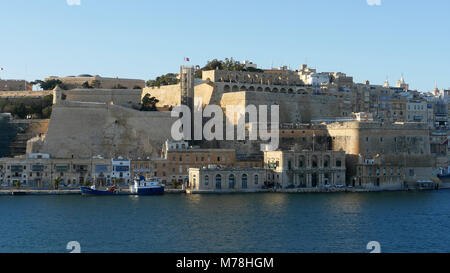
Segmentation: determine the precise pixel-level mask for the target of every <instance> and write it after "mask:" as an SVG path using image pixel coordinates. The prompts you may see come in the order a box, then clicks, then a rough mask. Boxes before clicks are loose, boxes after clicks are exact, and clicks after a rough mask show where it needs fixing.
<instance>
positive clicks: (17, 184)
mask: <svg viewBox="0 0 450 273" xmlns="http://www.w3.org/2000/svg"><path fill="white" fill-rule="evenodd" d="M13 185H14V187H16V188H18V189H20V187H22V182H20V181H14V183H13Z"/></svg>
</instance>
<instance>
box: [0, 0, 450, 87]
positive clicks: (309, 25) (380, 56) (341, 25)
mask: <svg viewBox="0 0 450 273" xmlns="http://www.w3.org/2000/svg"><path fill="white" fill-rule="evenodd" d="M70 1H75V2H76V1H77V0H70ZM369 1H375V2H376V1H379V0H369ZM0 11H1V14H2V17H1V24H0V67H3V68H4V69H5V71H1V72H0V77H2V78H5V77H6V78H26V79H28V80H35V79H43V78H44V77H46V76H49V75H56V76H67V75H78V74H82V73H88V74H99V75H102V76H119V77H131V78H142V79H145V80H147V79H149V78H154V77H156V76H158V75H161V74H165V73H167V72H176V71H178V70H179V65H180V64H182V63H183V58H184V57H190V58H191V64H195V65H196V64H199V65H204V64H205V63H206V61H207V60H210V59H213V58H221V59H222V58H225V57H235V58H236V59H238V60H245V59H247V60H250V61H253V62H255V63H257V64H258V65H259V66H261V67H264V68H268V67H270V66H272V63H273V64H274V66H276V67H278V66H280V65H282V64H284V65H288V66H290V67H291V68H297V67H298V66H299V65H300V64H302V63H304V62H305V60H307V63H308V64H309V65H310V66H312V67H316V68H317V69H318V70H319V71H341V72H345V73H347V74H349V75H352V76H354V78H355V80H356V81H357V82H361V81H363V80H370V81H371V82H372V83H375V84H382V83H383V82H384V81H385V80H386V77H388V78H389V81H390V83H391V84H394V83H395V81H396V80H397V79H398V78H399V77H400V76H401V74H402V73H404V75H405V78H406V80H407V82H409V83H410V85H411V87H412V88H414V89H419V90H422V91H430V90H432V89H433V88H434V83H435V82H437V83H438V85H439V87H440V88H449V87H450V20H449V19H448V14H449V13H450V1H448V0H433V1H425V0H381V5H372V6H370V5H368V4H367V2H366V0H339V1H338V0H314V1H313V0H308V1H301V0H286V1H284V0H277V1H275V0H272V1H265V0H259V1H257V0H247V1H242V0H241V1H239V0H231V1H230V0H227V1H220V2H218V1H206V0H195V1H182V0H179V1H175V0H174V1H157V0H149V1H147V0H145V1H144V0H126V1H125V0H81V5H72V6H70V5H68V4H67V2H66V0H0Z"/></svg>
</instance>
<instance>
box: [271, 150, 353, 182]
mask: <svg viewBox="0 0 450 273" xmlns="http://www.w3.org/2000/svg"><path fill="white" fill-rule="evenodd" d="M264 164H265V167H266V168H267V169H270V170H272V171H273V172H272V173H271V174H270V175H271V177H270V178H271V179H270V181H271V182H273V183H274V184H275V185H278V186H281V187H283V188H317V187H323V186H325V185H329V186H336V185H345V170H346V168H345V152H344V151H266V152H264ZM270 175H269V176H270Z"/></svg>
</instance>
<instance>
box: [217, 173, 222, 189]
mask: <svg viewBox="0 0 450 273" xmlns="http://www.w3.org/2000/svg"><path fill="white" fill-rule="evenodd" d="M216 189H218V190H220V189H222V176H221V175H220V174H218V175H216Z"/></svg>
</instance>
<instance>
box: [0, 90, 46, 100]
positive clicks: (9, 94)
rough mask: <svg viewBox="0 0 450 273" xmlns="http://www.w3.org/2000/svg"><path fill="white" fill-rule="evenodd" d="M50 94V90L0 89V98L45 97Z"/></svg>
mask: <svg viewBox="0 0 450 273" xmlns="http://www.w3.org/2000/svg"><path fill="white" fill-rule="evenodd" d="M48 95H52V91H0V98H11V99H17V98H23V97H32V98H33V97H36V98H40V97H45V96H48Z"/></svg>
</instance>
